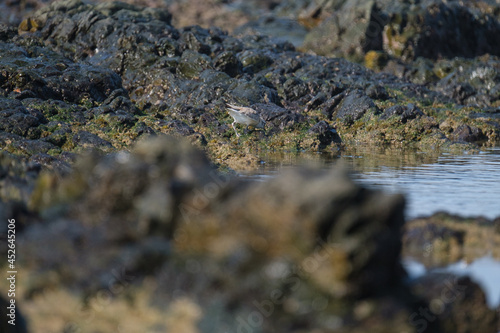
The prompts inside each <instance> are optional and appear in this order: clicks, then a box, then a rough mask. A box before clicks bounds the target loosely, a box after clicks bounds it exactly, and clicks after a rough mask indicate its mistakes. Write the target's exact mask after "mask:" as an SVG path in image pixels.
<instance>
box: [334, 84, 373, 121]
mask: <svg viewBox="0 0 500 333" xmlns="http://www.w3.org/2000/svg"><path fill="white" fill-rule="evenodd" d="M367 112H370V113H372V114H378V113H379V112H380V111H379V109H378V108H377V106H376V105H375V103H373V100H372V99H371V98H370V97H368V96H366V95H365V94H364V93H363V92H362V91H361V90H354V91H352V92H348V93H347V94H346V95H345V97H344V98H343V99H342V102H340V104H339V105H338V107H337V109H336V111H335V113H334V116H335V118H337V119H350V120H358V119H360V118H361V117H363V116H364V115H365V113H367Z"/></svg>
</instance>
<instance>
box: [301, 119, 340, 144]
mask: <svg viewBox="0 0 500 333" xmlns="http://www.w3.org/2000/svg"><path fill="white" fill-rule="evenodd" d="M308 133H309V134H312V135H313V136H314V138H313V140H317V143H313V144H317V149H318V150H321V149H324V148H325V147H327V146H328V145H330V144H332V143H335V144H337V145H340V144H341V143H342V139H341V138H340V136H339V134H338V133H337V131H336V130H335V128H333V127H331V126H330V125H329V124H328V123H327V122H326V121H324V120H322V121H320V122H318V123H317V124H315V125H314V126H313V127H311V128H310V129H309V131H308Z"/></svg>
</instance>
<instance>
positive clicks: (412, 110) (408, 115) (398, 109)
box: [380, 103, 424, 124]
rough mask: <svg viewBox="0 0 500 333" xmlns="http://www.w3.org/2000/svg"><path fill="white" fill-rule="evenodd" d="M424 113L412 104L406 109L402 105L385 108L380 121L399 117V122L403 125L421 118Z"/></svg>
mask: <svg viewBox="0 0 500 333" xmlns="http://www.w3.org/2000/svg"><path fill="white" fill-rule="evenodd" d="M423 115H424V113H423V112H422V111H421V110H420V109H419V108H418V107H416V106H415V105H414V104H411V103H410V104H408V105H407V106H406V107H405V106H402V105H394V106H391V107H389V108H387V109H386V110H385V111H384V112H383V114H382V116H381V117H380V119H389V118H390V117H393V116H399V118H400V120H401V122H402V123H403V124H404V123H406V122H407V121H408V120H410V119H415V118H417V117H421V116H423Z"/></svg>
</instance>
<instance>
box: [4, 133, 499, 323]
mask: <svg viewBox="0 0 500 333" xmlns="http://www.w3.org/2000/svg"><path fill="white" fill-rule="evenodd" d="M298 189H300V190H298ZM28 206H29V209H30V212H31V214H35V215H36V216H37V218H36V219H32V221H35V220H38V222H36V223H34V222H31V223H29V224H27V225H26V226H25V227H24V229H23V231H22V233H20V235H19V239H18V246H19V247H20V248H23V251H22V255H20V257H19V264H22V266H23V269H24V271H25V272H29V274H26V275H25V278H23V279H22V280H20V281H19V283H18V289H19V297H18V301H19V303H20V304H22V305H23V306H22V309H23V310H24V312H25V315H26V317H27V318H28V323H29V328H30V330H32V331H36V332H37V331H46V330H47V329H49V328H50V329H52V330H54V331H58V332H59V331H64V330H67V329H69V327H72V328H73V329H74V328H78V329H80V330H81V331H82V332H93V331H102V332H104V331H109V330H110V329H114V328H115V325H116V320H118V319H119V320H120V322H121V323H122V324H124V325H127V327H131V328H133V327H135V326H134V325H140V327H161V328H162V330H164V331H169V332H170V331H172V332H174V331H176V329H179V328H178V327H185V326H186V325H187V326H189V327H191V328H192V331H193V332H213V331H214V330H220V329H228V330H231V331H237V330H238V329H240V330H244V329H246V328H248V327H250V329H254V330H258V331H268V330H271V331H277V332H302V331H304V330H313V329H315V330H317V331H320V332H329V331H331V330H332V329H334V330H335V331H339V332H353V331H354V332H358V331H359V332H362V331H366V330H367V329H374V328H375V329H377V330H378V331H394V332H396V331H398V332H399V331H401V330H405V331H409V332H417V331H418V327H419V326H418V325H417V324H419V323H412V322H411V320H410V317H411V316H412V313H418V311H419V307H427V308H429V307H432V306H433V305H432V304H433V303H432V302H431V299H430V298H427V300H426V301H422V300H419V299H423V298H425V297H423V296H422V295H421V294H420V292H416V293H415V294H414V293H413V291H412V288H413V289H414V288H417V287H416V286H422V285H424V286H425V285H432V286H434V283H436V282H435V281H433V282H432V283H431V282H429V284H428V283H427V282H426V281H419V283H418V284H413V286H410V285H407V284H406V283H405V282H404V281H405V274H404V273H403V270H402V267H401V265H400V263H399V258H400V257H399V254H400V250H401V240H400V228H401V227H402V226H403V223H404V219H403V209H404V200H403V198H402V197H401V196H399V195H383V194H381V193H379V192H376V191H371V190H367V189H364V188H360V187H358V186H356V185H354V184H353V183H352V182H351V181H350V180H349V179H348V178H347V176H346V175H345V174H343V172H341V171H340V170H335V171H330V172H324V171H319V170H316V171H314V170H295V171H293V172H291V173H289V174H283V175H282V176H280V177H277V178H276V179H274V180H271V181H268V182H248V181H244V180H240V179H238V178H234V177H233V176H231V175H229V174H222V173H220V172H218V171H217V170H216V169H215V168H214V167H213V166H212V165H211V164H210V162H209V161H208V159H207V157H206V156H205V155H204V154H203V153H202V152H200V151H198V150H196V149H193V148H192V146H191V145H190V144H189V143H188V142H186V141H178V140H176V139H173V138H171V137H159V138H156V139H155V140H153V141H144V142H141V143H139V144H138V146H137V147H136V148H134V149H133V150H132V151H131V152H120V153H116V154H108V155H103V156H99V155H98V154H89V155H87V156H84V157H81V158H79V159H78V160H77V162H76V163H75V167H74V168H73V170H72V172H71V173H69V174H67V175H65V176H62V177H58V176H56V175H54V174H53V173H52V172H43V174H41V176H40V177H39V178H38V181H37V184H36V187H35V189H34V190H33V192H32V195H31V197H30V199H29V202H28ZM13 216H14V217H15V218H20V213H16V214H14V215H13ZM153 281H154V282H153ZM460 283H462V282H460ZM461 285H462V284H461ZM434 288H435V290H436V292H439V287H434ZM467 291H468V295H471V296H470V297H469V298H466V299H464V300H461V302H459V303H456V304H453V305H450V306H449V307H447V308H446V311H447V312H446V313H448V312H450V313H455V314H458V312H459V311H461V310H462V309H464V308H466V307H467V306H472V304H473V306H474V311H475V313H476V314H478V315H477V316H474V318H471V319H470V321H469V322H468V325H469V324H470V325H473V323H475V322H476V321H478V323H477V324H478V325H481V327H484V328H485V329H486V330H487V329H490V328H491V327H494V325H495V324H494V320H495V319H497V318H496V313H495V312H494V311H491V310H488V309H487V308H486V307H485V305H484V304H483V303H484V302H483V303H481V302H480V300H481V297H483V301H484V296H482V294H481V292H480V291H479V290H477V287H475V286H474V285H472V284H470V283H469V284H467ZM426 292H428V293H430V291H426ZM472 295H474V296H472ZM472 297H474V302H469V300H471V299H472ZM56 300H57V302H56ZM102 302H105V304H106V306H105V307H102V306H100V305H102V304H103V303H102ZM48 304H53V306H52V307H50V308H49V310H47V306H48ZM54 304H55V305H54ZM85 304H87V306H85ZM82 307H83V308H82ZM40 309H46V310H44V311H41V310H40ZM118 310H120V311H118ZM145 312H147V313H148V314H149V315H148V316H141V315H140V314H141V313H145ZM179 313H181V314H183V315H182V316H180V314H179ZM83 314H85V315H83ZM90 316H91V318H92V320H89V319H88V318H90ZM332 317H333V318H336V320H335V321H334V322H332V321H328V320H326V319H325V318H332ZM169 318H170V319H169ZM485 318H488V321H486V320H485ZM413 319H415V320H416V318H413ZM448 320H449V319H448V317H446V316H444V315H443V316H442V317H439V318H437V319H436V320H433V321H432V322H429V323H428V326H426V329H427V330H426V332H454V328H456V326H450V327H449V328H447V327H448V326H447V325H448V324H447V323H448ZM479 321H480V322H479ZM445 324H446V325H445ZM177 325H180V326H177ZM332 325H333V327H332Z"/></svg>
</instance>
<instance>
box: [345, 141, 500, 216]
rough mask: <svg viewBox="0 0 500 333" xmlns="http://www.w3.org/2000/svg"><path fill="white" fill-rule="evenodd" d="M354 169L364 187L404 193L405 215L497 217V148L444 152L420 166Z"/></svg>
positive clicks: (499, 197)
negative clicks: (474, 152) (480, 150)
mask: <svg viewBox="0 0 500 333" xmlns="http://www.w3.org/2000/svg"><path fill="white" fill-rule="evenodd" d="M361 158H363V157H361ZM354 170H355V172H354V174H353V176H354V178H355V180H356V181H357V182H359V183H361V184H364V185H366V186H367V187H371V188H378V189H383V190H385V191H387V192H392V193H395V192H397V193H403V194H405V195H406V198H407V217H408V218H413V217H417V216H420V215H426V216H427V215H430V214H432V213H434V212H437V211H446V212H449V213H453V214H459V215H462V216H480V215H482V216H484V217H487V218H495V217H497V216H500V186H499V185H500V148H493V149H489V150H487V151H482V152H479V153H477V154H471V155H460V156H456V155H446V154H444V155H441V156H439V157H438V158H437V159H436V160H435V161H432V162H424V163H422V164H420V165H400V166H391V165H378V166H374V167H365V168H363V169H356V168H354Z"/></svg>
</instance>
